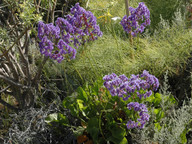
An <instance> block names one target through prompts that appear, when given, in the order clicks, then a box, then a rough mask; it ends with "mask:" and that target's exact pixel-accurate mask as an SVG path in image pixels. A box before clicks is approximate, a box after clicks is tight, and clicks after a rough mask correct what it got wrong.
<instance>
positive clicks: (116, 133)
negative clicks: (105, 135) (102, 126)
mask: <svg viewBox="0 0 192 144" xmlns="http://www.w3.org/2000/svg"><path fill="white" fill-rule="evenodd" d="M109 130H110V132H111V133H112V136H113V137H115V138H116V139H119V140H122V139H123V138H124V137H125V135H126V131H125V129H124V128H121V127H119V126H118V125H117V124H116V122H113V123H111V125H110V126H109Z"/></svg>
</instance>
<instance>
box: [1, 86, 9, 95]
mask: <svg viewBox="0 0 192 144" xmlns="http://www.w3.org/2000/svg"><path fill="white" fill-rule="evenodd" d="M10 87H11V86H10V85H9V86H7V87H6V88H4V89H2V90H0V93H3V92H4V91H6V90H7V89H9V88H10Z"/></svg>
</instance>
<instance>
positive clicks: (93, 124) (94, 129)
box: [87, 117, 99, 142]
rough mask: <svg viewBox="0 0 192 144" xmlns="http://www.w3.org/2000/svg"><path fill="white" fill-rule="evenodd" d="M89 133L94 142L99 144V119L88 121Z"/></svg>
mask: <svg viewBox="0 0 192 144" xmlns="http://www.w3.org/2000/svg"><path fill="white" fill-rule="evenodd" d="M87 132H88V133H89V134H90V135H91V137H92V138H93V141H94V142H97V140H98V136H99V120H98V119H97V118H95V117H94V118H91V119H90V120H89V121H88V125H87Z"/></svg>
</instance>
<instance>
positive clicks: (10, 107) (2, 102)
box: [0, 98, 19, 112]
mask: <svg viewBox="0 0 192 144" xmlns="http://www.w3.org/2000/svg"><path fill="white" fill-rule="evenodd" d="M0 103H1V104H3V105H4V106H6V107H7V108H9V109H12V110H14V111H16V112H18V111H19V109H18V108H16V107H14V106H12V105H10V104H9V103H7V102H5V101H4V100H2V99H1V98H0Z"/></svg>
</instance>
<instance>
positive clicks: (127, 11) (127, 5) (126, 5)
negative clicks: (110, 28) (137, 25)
mask: <svg viewBox="0 0 192 144" xmlns="http://www.w3.org/2000/svg"><path fill="white" fill-rule="evenodd" d="M125 9H126V15H127V17H129V0H125ZM129 40H130V43H131V45H133V37H132V35H131V31H130V32H129Z"/></svg>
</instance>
